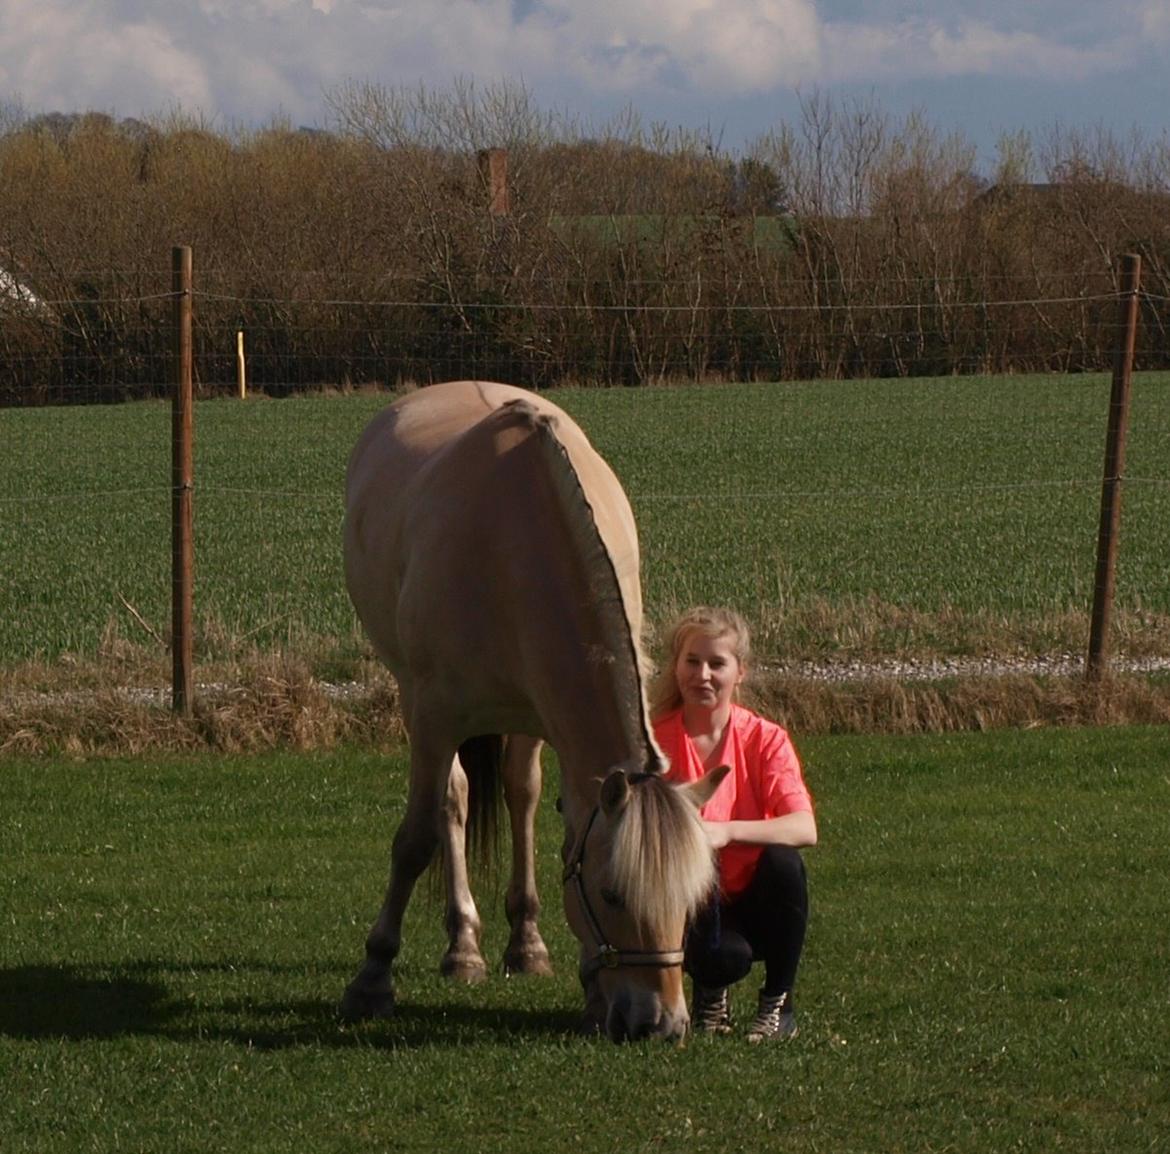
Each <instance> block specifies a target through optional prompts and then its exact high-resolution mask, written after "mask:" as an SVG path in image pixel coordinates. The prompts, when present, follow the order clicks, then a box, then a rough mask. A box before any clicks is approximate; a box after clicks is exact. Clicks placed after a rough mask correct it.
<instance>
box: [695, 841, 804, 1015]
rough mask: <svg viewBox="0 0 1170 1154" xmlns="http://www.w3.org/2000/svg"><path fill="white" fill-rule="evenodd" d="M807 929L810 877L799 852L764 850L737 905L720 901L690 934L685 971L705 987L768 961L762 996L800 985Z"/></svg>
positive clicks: (702, 913)
mask: <svg viewBox="0 0 1170 1154" xmlns="http://www.w3.org/2000/svg"><path fill="white" fill-rule="evenodd" d="M807 925H808V877H807V875H806V873H805V869H804V861H803V859H802V858H801V856H800V853H799V852H798V851H797V850H794V849H792V848H791V847H789V846H785V845H770V846H765V847H764V851H763V853H762V854H761V855H760V861H759V864H758V865H757V866H756V872H755V873H754V874H753V875H752V880H751V882H750V884H749V885H748V888H747V889H746V890H744V892H743V893H742V894H739V895H738V896H737V897H736V898H735V899H734V900H733V901H730V902H721V901H720V900H719V899H718V897H716V898H715V899H714V900H713V901H711V902H710V903H708V904H707V905H706V906H704V907H703V908H702V909H701V910H700V911H699V913H698V914H697V915H696V916H695V919H694V921H693V922H692V924H691V926H690V927H689V928H688V930H687V938H686V961H685V963H684V964H685V966H686V970H687V973H689V974H690V975H691V977H692V978H693V979H694V980H695V981H696V982H697V983H698V984H699V985H701V986H711V987H718V986H730V985H732V984H733V983H734V982H738V981H740V979H742V978H745V977H747V975H748V971H749V970H750V969H751V968H752V962H754V961H762V962H763V963H764V992H765V993H767V994H779V993H782V992H783V991H784V990H791V989H792V987H793V985H794V984H795V983H796V970H797V967H798V966H799V965H800V954H801V951H802V950H803V949H804V933H805V929H806V927H807Z"/></svg>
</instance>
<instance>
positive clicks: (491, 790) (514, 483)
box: [342, 381, 722, 1040]
mask: <svg viewBox="0 0 1170 1154" xmlns="http://www.w3.org/2000/svg"><path fill="white" fill-rule="evenodd" d="M345 572H346V584H347V586H348V589H349V594H350V597H351V598H352V600H353V603H354V606H355V608H356V610H357V613H358V616H359V618H360V619H361V622H362V624H363V626H364V628H365V630H366V632H367V634H368V635H369V637H370V639H371V641H372V643H373V645H374V647H375V649H376V650H377V652H378V654H379V655H380V656H381V657H382V659H383V660H384V661H385V662H386V663H387V665H388V666H389V667H390V669H391V671H392V672H393V673H394V675H395V677H396V679H397V681H398V686H399V692H400V696H401V703H402V711H403V719H404V722H405V725H406V729H407V733H408V735H409V738H410V786H409V793H408V799H407V803H406V813H405V815H404V817H403V820H402V823H401V825H400V826H399V827H398V831H397V833H396V834H395V836H394V841H393V848H392V851H391V863H390V883H389V887H388V889H387V892H386V897H385V900H384V902H383V904H382V909H381V911H380V913H379V916H378V918H377V920H376V921H375V923H374V926H373V928H372V929H371V931H370V934H369V937H368V939H367V941H366V956H365V961H364V963H363V965H362V967H361V969H360V970H359V971H358V973H357V976H356V977H355V978H354V979H353V981H352V982H351V983H350V984H349V986H348V987H347V989H346V993H345V997H344V999H343V1002H342V1009H343V1012H344V1013H345V1014H346V1015H347V1016H349V1017H369V1016H378V1015H385V1014H388V1013H390V1012H391V1010H392V1008H393V1004H394V995H393V990H392V986H391V981H390V965H391V963H392V961H393V959H394V958H395V957H396V956H397V954H398V950H399V947H400V945H401V930H402V918H403V914H404V912H405V909H406V905H407V902H408V901H409V899H410V895H411V892H412V890H413V888H414V885H415V882H416V880H417V879H418V877H419V876H420V874H421V873H422V872H423V871H424V870H425V869H426V867H427V866H428V865H429V864H430V862H431V860H432V858H433V857H434V855H435V852H436V850H437V849H438V848H440V846H441V848H442V851H443V856H444V862H445V866H446V886H447V893H446V897H447V911H446V926H447V931H448V935H449V941H448V947H447V951H446V953H445V955H444V958H443V962H442V967H441V968H442V971H443V972H444V973H445V974H447V975H449V976H452V977H455V978H460V979H463V980H469V981H474V980H478V979H480V978H482V977H484V976H485V974H486V966H485V963H484V959H483V955H482V953H481V952H480V945H479V932H480V920H479V915H478V912H477V910H476V906H475V902H474V900H473V898H472V895H471V891H470V887H469V885H468V880H467V863H466V845H467V840H468V835H469V833H470V832H472V828H471V827H472V826H473V825H474V822H475V819H476V817H477V814H478V815H480V816H481V817H482V815H483V814H484V813H486V812H487V808H488V804H489V803H488V799H489V798H490V799H491V800H492V801H494V799H495V798H496V796H497V789H496V788H495V786H496V782H497V780H502V784H503V795H504V800H505V803H506V805H507V808H508V811H509V817H510V823H511V830H512V876H511V880H510V882H509V885H508V889H507V895H506V899H505V908H506V911H507V916H508V920H509V924H510V926H511V935H510V939H509V942H508V946H507V949H506V951H505V956H504V963H505V966H506V967H507V968H508V969H509V970H511V971H514V972H528V973H542V972H548V970H549V961H548V951H547V949H546V948H545V944H544V942H543V941H542V939H541V936H540V932H539V930H538V928H537V915H538V913H539V900H538V897H537V892H536V880H535V868H534V860H533V858H534V851H533V836H534V832H533V831H534V819H535V811H536V805H537V801H538V799H539V794H540V787H541V770H540V761H539V755H540V747H541V743H542V741H547V742H548V743H549V744H550V745H551V746H552V747H553V749H554V750H555V751H556V754H557V760H558V763H559V765H560V772H561V800H560V809H561V813H562V816H563V819H564V827H565V828H564V842H563V849H562V854H563V859H564V867H565V868H564V880H565V891H564V904H565V913H566V916H567V918H568V921H569V924H570V926H571V928H572V929H573V932H574V933H575V934H576V936H577V938H578V939H579V941H580V948H581V955H580V977H581V981H582V984H583V986H584V990H585V997H586V1009H585V1021H584V1025H585V1027H586V1028H589V1029H596V1030H604V1031H605V1032H606V1033H607V1034H608V1035H609V1037H611V1038H613V1039H614V1040H621V1039H626V1038H641V1037H648V1036H657V1037H665V1038H678V1037H680V1036H681V1035H682V1034H683V1032H684V1031H685V1030H686V1027H687V1010H686V1001H685V998H684V995H683V988H682V968H681V966H682V951H681V943H682V937H683V931H684V926H685V921H686V918H687V916H688V914H689V913H691V912H692V911H693V910H694V908H695V907H696V906H697V905H698V903H699V902H701V901H702V900H703V898H704V897H705V896H706V895H707V894H708V892H709V891H710V888H711V886H712V885H713V884H714V863H713V858H712V854H711V851H710V848H709V847H708V844H707V842H706V839H705V837H704V835H703V831H702V824H701V822H700V820H699V817H698V807H699V805H701V804H702V803H703V802H704V801H705V800H706V799H707V797H709V796H710V794H711V793H712V792H713V791H714V789H715V788H716V786H717V785H718V783H719V781H720V780H722V775H721V774H720V773H718V772H716V773H715V774H713V775H712V776H711V777H710V778H708V779H705V780H704V781H702V782H697V783H695V784H694V785H693V786H690V787H677V786H674V785H671V784H668V783H667V782H666V780H665V779H664V777H663V776H662V771H663V769H664V768H665V760H664V758H663V755H662V752H661V750H660V749H659V748H658V746H657V745H656V744H655V741H654V737H653V733H652V730H651V727H650V724H649V719H648V716H647V710H646V698H645V693H644V689H643V680H642V672H643V664H644V662H643V658H642V653H641V648H640V644H639V634H640V629H641V621H642V602H641V589H640V585H639V571H638V542H637V534H636V531H635V527H634V519H633V514H632V512H631V510H630V506H629V502H628V501H627V499H626V496H625V493H624V492H623V491H622V488H621V485H620V484H619V483H618V480H617V478H616V477H615V476H614V474H613V472H612V470H611V469H610V468H609V466H608V465H607V464H606V463H605V461H604V460H602V458H601V457H600V456H599V455H598V454H597V452H596V451H595V450H594V449H593V447H592V446H591V445H590V444H589V441H588V440H587V439H586V437H585V434H584V433H583V432H582V431H581V429H580V428H579V427H578V426H577V425H576V424H575V423H574V422H573V420H572V419H571V418H570V417H569V416H568V415H567V414H565V413H563V412H562V411H561V410H560V409H558V408H557V407H556V406H555V405H553V404H552V403H551V402H549V401H547V400H545V399H544V398H542V397H540V396H537V395H536V394H533V393H529V392H526V391H525V390H523V389H518V388H514V387H512V386H509V385H502V384H494V383H490V382H483V381H454V382H448V383H445V384H439V385H431V386H429V387H427V388H423V389H420V390H418V391H416V392H413V393H410V394H407V395H406V396H404V397H401V398H400V399H398V400H397V401H395V402H394V403H393V404H392V405H390V406H389V408H387V409H386V410H384V411H383V412H382V413H380V414H379V415H378V416H377V417H375V418H374V420H373V421H372V422H371V423H370V425H369V426H368V427H367V428H366V430H365V431H364V432H363V434H362V435H361V437H360V439H359V440H358V443H357V445H356V446H355V448H354V451H353V454H352V456H351V457H350V461H349V469H348V473H347V484H346V519H345ZM500 735H509V736H507V737H506V739H505V738H501V737H500ZM501 752H502V757H501V756H499V754H500V753H501ZM485 753H486V754H492V753H494V754H496V755H497V756H495V757H492V756H487V757H485V756H483V755H484V754H485ZM469 823H470V824H469Z"/></svg>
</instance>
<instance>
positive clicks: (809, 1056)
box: [0, 728, 1170, 1154]
mask: <svg viewBox="0 0 1170 1154" xmlns="http://www.w3.org/2000/svg"><path fill="white" fill-rule="evenodd" d="M801 745H802V752H803V754H804V758H805V761H806V765H807V774H808V779H809V783H810V786H811V787H812V789H813V791H814V793H815V795H816V798H817V803H818V809H819V814H820V824H821V834H822V839H821V844H820V845H819V846H818V847H817V848H816V849H815V850H813V851H810V853H809V858H808V860H809V866H810V876H811V885H812V896H813V920H812V926H811V931H810V937H809V943H808V948H807V951H806V960H805V964H804V967H803V970H802V975H801V981H800V986H799V990H798V1005H799V1008H800V1013H801V1021H802V1032H801V1035H800V1036H799V1037H798V1038H797V1039H796V1040H795V1041H794V1042H793V1043H791V1044H789V1045H786V1046H776V1047H767V1048H763V1049H753V1048H749V1047H747V1046H746V1045H745V1044H744V1043H743V1042H742V1041H741V1040H739V1039H736V1038H732V1039H697V1040H694V1041H692V1042H691V1043H690V1044H689V1045H688V1046H686V1047H685V1048H682V1049H676V1048H671V1047H666V1046H660V1045H652V1044H646V1045H633V1046H624V1047H615V1046H611V1045H610V1044H608V1043H604V1042H600V1041H587V1040H581V1039H578V1038H576V1037H575V1036H574V1035H573V1034H572V1024H573V1020H574V1015H575V1013H576V1011H577V1009H578V1006H579V1002H578V993H577V989H576V980H575V977H574V961H573V952H572V945H571V941H570V938H569V935H568V933H567V930H566V929H565V927H564V922H563V917H562V916H561V914H560V911H559V874H558V869H557V857H558V854H557V845H558V825H557V818H556V815H555V814H554V812H553V810H552V796H553V794H555V788H554V786H553V784H552V782H553V781H555V773H553V772H551V770H550V775H549V781H550V784H549V787H548V789H547V791H546V797H545V799H544V803H543V808H542V812H541V815H540V831H541V844H540V863H541V873H542V886H543V892H544V896H545V901H546V914H545V917H544V928H545V932H546V935H547V938H548V941H549V945H550V948H551V950H552V952H553V956H554V961H555V962H556V964H557V967H558V975H557V976H556V977H555V978H553V979H549V980H547V981H522V980H516V981H510V982H509V981H504V980H502V979H501V978H499V977H498V976H495V977H493V978H492V979H491V980H490V981H489V982H487V983H486V984H484V985H482V986H479V987H474V988H462V987H451V986H448V985H446V984H445V983H443V982H442V981H441V980H440V979H439V978H438V977H437V973H436V971H437V962H438V957H439V953H440V949H441V940H442V939H441V931H440V927H439V920H440V919H439V913H438V910H437V909H436V908H435V907H434V906H432V905H430V904H429V903H428V902H427V901H426V900H425V894H424V893H422V892H420V894H419V895H418V896H417V897H416V900H415V903H414V904H413V906H412V909H411V911H410V915H409V919H408V938H407V943H406V947H405V950H404V953H403V956H402V957H401V959H400V961H399V966H398V989H399V996H400V999H401V1010H400V1015H399V1017H397V1018H396V1019H394V1020H392V1021H389V1022H384V1023H375V1024H370V1025H366V1026H362V1027H357V1028H347V1027H343V1026H341V1025H340V1024H339V1023H338V1022H337V1021H336V1019H335V1017H334V1006H335V1002H336V999H337V997H338V995H339V993H340V990H341V988H342V987H343V985H344V983H345V982H346V980H347V979H348V977H349V976H350V974H351V972H352V970H353V967H354V966H355V964H356V962H357V959H358V956H359V952H360V949H361V943H362V940H363V937H364V933H365V930H366V928H367V924H368V921H369V919H370V918H371V917H372V916H373V913H374V911H375V908H376V905H377V902H378V900H379V898H380V892H381V885H382V882H383V873H384V865H385V860H386V853H387V846H388V842H389V837H390V832H391V829H392V827H393V824H394V821H395V818H396V814H397V813H398V812H399V809H400V805H401V793H402V789H403V781H404V764H405V762H404V758H403V756H402V755H401V754H398V755H394V756H391V757H390V758H389V759H385V758H379V757H376V756H374V755H373V754H369V753H356V752H351V753H347V752H340V751H339V752H331V753H328V754H321V753H318V754H311V755H296V754H289V753H283V754H280V755H265V756H263V757H258V758H217V757H211V756H204V757H200V758H191V759H179V758H170V759H164V760H145V759H140V760H134V761H109V760H93V761H84V762H77V761H65V762H54V761H50V760H48V759H44V758H38V759H36V760H29V761H22V760H20V759H12V758H10V759H7V760H6V761H5V762H4V763H3V766H2V768H0V773H2V774H3V778H4V796H5V802H4V807H3V810H0V859H2V860H3V861H4V863H5V869H4V871H3V874H2V876H0V1084H2V1085H3V1088H4V1093H3V1094H2V1095H0V1149H2V1150H3V1151H4V1152H5V1154H26V1152H27V1154H34V1152H35V1154H54V1152H57V1151H60V1152H63V1154H64V1152H68V1154H75V1152H76V1151H112V1150H135V1151H163V1150H180V1151H184V1152H196V1151H204V1150H206V1151H216V1152H219V1151H223V1150H232V1151H268V1150H272V1151H276V1150H281V1151H283V1150H288V1149H291V1148H299V1149H307V1150H314V1151H323V1152H324V1151H363V1152H365V1151H424V1150H427V1151H429V1150H435V1149H445V1148H463V1147H467V1148H475V1149H479V1150H484V1151H504V1150H508V1151H514V1150H563V1149H570V1148H571V1149H574V1150H577V1151H580V1152H581V1154H593V1152H603V1151H604V1152H617V1151H623V1152H624V1151H660V1150H694V1151H725V1150H726V1151H742V1150H768V1151H785V1150H792V1151H801V1152H811V1151H831V1152H833V1154H848V1152H854V1151H866V1152H869V1151H882V1152H886V1151H891V1152H896V1151H942V1150H947V1151H960V1152H961V1151H1002V1150H1022V1151H1036V1152H1044V1154H1048V1152H1050V1151H1055V1150H1067V1151H1084V1152H1096V1151H1102V1150H1111V1151H1119V1152H1128V1151H1135V1152H1136V1151H1160V1150H1166V1149H1170V1077H1168V1070H1167V1063H1168V1061H1170V1045H1168V1041H1167V1033H1166V1021H1167V1013H1168V1011H1170V986H1168V984H1167V977H1166V975H1167V973H1168V972H1170V956H1168V954H1170V944H1168V942H1170V939H1168V938H1167V934H1166V896H1165V886H1164V884H1163V882H1164V879H1165V877H1166V876H1167V874H1168V873H1170V843H1168V842H1167V839H1166V837H1165V814H1166V812H1167V808H1168V805H1170V746H1168V745H1167V742H1166V740H1165V730H1164V729H1156V728H1151V729H1140V728H1139V729H1111V730H1107V731H1106V730H1099V731H1095V730H1076V729H1068V730H1061V731H1045V732H1039V731H1034V732H1026V733H995V734H971V735H950V736H945V737H921V736H920V737H908V738H884V739H876V738H870V737H825V738H817V739H811V738H810V739H808V740H807V741H805V742H802V743H801ZM501 888H502V886H501V883H500V881H499V879H497V880H496V882H495V883H494V884H493V883H491V882H490V881H489V882H487V883H484V882H481V883H480V885H479V887H478V893H479V896H480V899H481V910H482V912H483V914H484V917H485V922H486V928H485V940H486V946H487V950H488V951H489V956H490V957H492V958H498V957H499V954H500V952H501V950H502V948H503V943H504V930H503V918H502V912H501V906H502V902H501V900H500V892H501ZM751 996H752V991H751V990H748V989H746V988H745V989H742V990H739V991H737V997H738V1000H737V1003H736V1008H737V1009H738V1010H739V1011H740V1012H741V1015H742V1013H744V1012H746V1010H747V1005H748V1001H749V999H750V998H751Z"/></svg>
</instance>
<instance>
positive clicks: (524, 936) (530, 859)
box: [503, 735, 552, 975]
mask: <svg viewBox="0 0 1170 1154" xmlns="http://www.w3.org/2000/svg"><path fill="white" fill-rule="evenodd" d="M540 746H541V742H540V741H539V740H537V739H536V738H534V737H524V736H517V735H513V736H510V737H509V738H508V746H507V751H506V753H505V755H504V771H503V772H504V800H505V802H506V804H507V806H508V819H509V822H510V824H511V829H512V877H511V880H510V881H509V883H508V892H507V895H506V897H505V899H504V908H505V910H506V912H507V915H508V924H509V925H510V926H511V927H512V932H511V935H510V936H509V938H508V946H507V949H506V950H505V951H504V972H505V973H508V974H542V975H543V974H551V973H552V963H551V961H550V960H549V955H548V948H547V947H546V946H545V944H544V939H543V938H542V937H541V936H540V930H539V929H538V928H537V919H538V917H539V916H540V898H539V896H538V894H537V889H536V807H537V804H538V802H539V801H540V783H541V771H540Z"/></svg>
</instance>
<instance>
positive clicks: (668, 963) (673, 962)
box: [563, 806, 683, 984]
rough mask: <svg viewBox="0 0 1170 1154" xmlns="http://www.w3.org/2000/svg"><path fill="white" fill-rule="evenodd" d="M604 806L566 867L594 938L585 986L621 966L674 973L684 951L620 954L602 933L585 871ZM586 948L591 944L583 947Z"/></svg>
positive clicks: (591, 818)
mask: <svg viewBox="0 0 1170 1154" xmlns="http://www.w3.org/2000/svg"><path fill="white" fill-rule="evenodd" d="M600 809H601V807H600V806H594V807H593V812H592V813H590V815H589V820H588V821H587V822H586V823H585V829H584V831H583V832H582V834H581V836H580V837H579V838H578V839H577V846H576V850H575V852H574V853H573V854H572V855H571V856H570V857H569V860H568V862H567V863H566V865H565V872H564V877H563V881H564V884H565V885H569V883H570V882H571V883H572V884H573V888H574V889H575V891H576V893H577V901H578V902H579V903H580V905H581V912H582V913H583V914H584V915H585V924H586V925H587V926H588V927H589V932H590V933H591V934H592V936H593V941H594V946H593V954H592V955H591V956H589V957H586V958H585V959H584V960H583V961H582V963H581V971H580V972H581V982H582V984H584V983H585V982H587V981H589V979H590V978H592V977H593V975H594V974H596V973H597V971H598V970H601V969H611V970H612V969H617V968H618V967H620V966H653V967H657V968H659V969H670V968H671V967H672V966H681V965H682V964H683V951H682V950H681V949H677V950H619V949H618V948H617V947H616V946H611V945H610V944H609V942H607V941H606V939H605V934H603V933H602V931H601V924H600V923H599V922H598V920H597V915H596V914H595V913H594V912H593V906H592V905H591V904H590V901H589V895H588V894H587V893H586V892H585V880H584V878H583V877H582V870H583V867H584V865H585V843H586V842H587V841H588V840H589V833H590V831H591V830H592V829H593V823H594V821H595V820H596V819H597V814H598V811H599V810H600ZM583 944H585V945H586V946H587V945H588V943H583Z"/></svg>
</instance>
